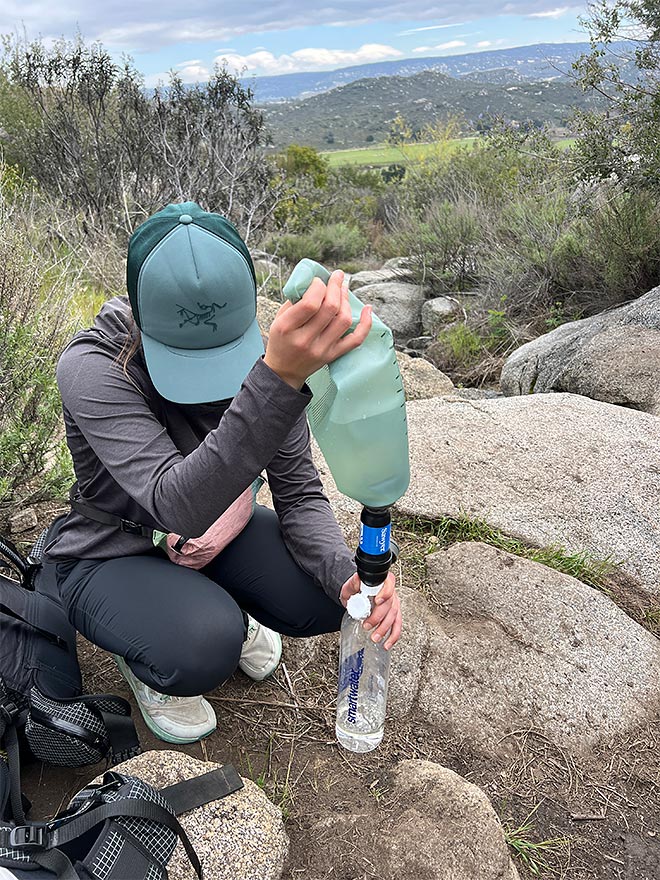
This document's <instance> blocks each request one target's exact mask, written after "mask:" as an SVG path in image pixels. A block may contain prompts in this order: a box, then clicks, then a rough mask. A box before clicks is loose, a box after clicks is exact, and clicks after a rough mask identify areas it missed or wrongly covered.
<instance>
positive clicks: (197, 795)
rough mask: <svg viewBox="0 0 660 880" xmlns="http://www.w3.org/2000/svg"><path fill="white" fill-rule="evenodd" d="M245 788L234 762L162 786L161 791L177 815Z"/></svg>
mask: <svg viewBox="0 0 660 880" xmlns="http://www.w3.org/2000/svg"><path fill="white" fill-rule="evenodd" d="M240 788H243V780H242V779H241V777H240V776H239V775H238V773H237V772H236V768H235V767H234V765H233V764H225V765H224V767H218V769H217V770H211V772H210V773H204V775H203V776H195V777H194V778H193V779H184V781H183V782H175V783H174V785H168V786H167V787H166V788H161V790H160V793H161V794H162V796H163V797H164V798H165V800H166V801H167V802H168V804H169V805H170V806H171V807H172V809H173V810H174V812H175V813H176V815H177V816H180V815H181V814H182V813H187V812H188V811H189V810H195V809H196V808H197V807H203V806H204V804H210V803H211V801H218V800H220V799H221V798H223V797H227V795H228V794H231V793H232V792H234V791H238V790H239V789H240Z"/></svg>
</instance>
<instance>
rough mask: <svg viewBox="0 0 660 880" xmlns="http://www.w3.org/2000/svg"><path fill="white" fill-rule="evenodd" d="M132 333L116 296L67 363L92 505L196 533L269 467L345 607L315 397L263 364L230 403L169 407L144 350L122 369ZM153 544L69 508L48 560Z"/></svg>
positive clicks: (64, 372)
mask: <svg viewBox="0 0 660 880" xmlns="http://www.w3.org/2000/svg"><path fill="white" fill-rule="evenodd" d="M132 332H134V331H132V318H131V313H130V306H129V304H128V300H127V299H126V298H125V297H116V298H115V299H112V300H110V301H109V302H107V303H106V304H105V305H104V306H103V308H102V309H101V312H100V313H99V315H98V316H97V318H96V319H95V322H94V325H93V327H92V328H91V329H89V330H84V331H81V332H80V333H78V334H76V336H75V337H74V339H73V341H72V342H71V343H70V344H69V346H68V347H67V348H66V349H65V351H64V352H63V354H62V356H61V357H60V359H59V362H58V367H57V381H58V385H59V388H60V393H61V395H62V402H63V406H64V423H65V427H66V437H67V443H68V446H69V449H70V451H71V456H72V458H73V464H74V469H75V472H76V477H77V479H78V483H79V486H80V491H81V493H82V496H83V498H84V499H85V500H86V501H88V502H89V503H91V504H93V505H94V506H95V507H98V508H100V509H101V510H104V511H107V512H110V513H113V514H116V515H119V516H122V517H124V518H126V519H130V520H133V521H134V522H140V523H143V524H144V525H148V526H151V527H158V528H160V529H163V530H165V531H172V532H177V533H178V534H182V535H186V536H187V537H193V536H197V535H201V534H203V533H204V532H205V531H206V529H207V528H208V527H209V526H210V525H211V523H213V522H214V521H215V520H216V519H217V518H218V517H219V516H220V514H221V513H223V512H224V511H225V510H226V509H227V508H228V507H229V505H230V504H231V503H232V502H233V501H234V500H235V499H236V498H237V497H238V496H239V495H240V494H241V492H243V491H244V490H245V489H246V488H247V487H248V486H249V485H250V484H251V483H252V482H253V480H254V479H255V478H256V477H257V476H258V475H259V474H260V473H261V472H262V471H263V469H264V468H265V469H266V472H267V475H268V481H269V485H270V489H271V492H272V494H273V502H274V505H275V510H276V512H277V515H278V517H279V520H280V526H281V529H282V535H283V538H284V542H285V544H286V546H287V547H288V549H289V551H290V552H291V554H292V555H293V557H294V559H295V560H296V562H297V563H298V565H299V566H300V567H301V568H302V569H303V570H304V571H306V572H307V573H309V574H310V575H312V577H313V578H314V579H315V580H316V582H317V583H318V584H320V586H321V587H322V588H323V589H324V590H325V591H326V592H327V593H328V595H330V596H331V597H332V598H333V599H335V600H338V595H339V590H340V588H341V586H342V584H343V583H344V582H345V581H346V580H347V579H348V578H349V577H350V576H351V574H353V572H354V571H355V562H354V560H353V558H352V554H351V552H350V551H349V549H348V547H347V546H346V543H345V541H344V538H343V535H342V533H341V530H340V528H339V526H338V525H337V522H336V520H335V518H334V516H333V514H332V511H331V509H330V505H329V503H328V500H327V498H326V496H325V495H324V494H323V488H322V486H321V481H320V479H319V475H318V472H317V470H316V467H315V466H314V463H313V461H312V457H311V452H310V442H309V441H310V438H309V428H308V425H307V419H306V417H305V407H306V406H307V404H308V403H309V400H310V394H309V391H308V390H307V389H304V390H303V391H296V390H295V389H293V388H291V387H290V386H289V385H287V383H286V382H284V381H282V379H280V377H279V376H278V375H277V374H276V373H274V372H273V371H272V370H271V369H270V368H269V367H268V366H266V364H265V363H264V362H263V360H259V361H257V362H256V364H255V365H254V367H253V368H252V370H251V371H250V373H249V374H248V376H247V377H246V379H245V381H244V383H243V385H242V386H241V389H240V390H239V392H238V393H237V394H236V396H235V397H234V398H233V399H231V400H225V401H219V402H216V403H211V404H195V405H183V404H176V403H172V402H171V401H168V400H165V399H164V398H163V397H161V396H160V395H159V394H158V392H157V391H156V389H155V388H154V386H153V384H152V382H151V380H150V378H149V374H148V372H147V369H146V365H145V362H144V358H143V356H142V351H141V349H138V352H137V354H136V355H135V356H134V357H133V358H132V359H131V360H130V361H129V363H128V366H127V369H126V372H127V374H128V375H126V373H125V372H124V370H123V367H122V364H121V357H120V356H121V353H122V350H123V348H124V346H125V344H126V341H127V339H128V340H129V341H130V338H131V333H132ZM151 547H152V544H151V541H150V540H149V539H148V538H145V537H141V536H139V535H130V534H127V533H125V532H122V531H120V530H119V529H118V528H116V527H114V526H108V525H103V524H101V523H98V522H94V521H92V520H90V519H87V518H86V517H84V516H81V515H80V514H78V513H76V512H75V511H72V512H71V513H70V514H69V515H68V517H67V519H66V521H65V523H64V525H63V526H62V528H61V530H60V532H59V534H58V536H57V539H56V540H55V541H54V542H53V543H52V544H50V545H49V546H48V547H47V548H46V552H47V554H48V556H49V557H50V558H53V559H67V558H72V557H73V558H83V559H108V558H112V557H116V556H127V555H132V554H137V553H144V552H146V551H147V550H149V549H150V548H151ZM255 552H258V548H255Z"/></svg>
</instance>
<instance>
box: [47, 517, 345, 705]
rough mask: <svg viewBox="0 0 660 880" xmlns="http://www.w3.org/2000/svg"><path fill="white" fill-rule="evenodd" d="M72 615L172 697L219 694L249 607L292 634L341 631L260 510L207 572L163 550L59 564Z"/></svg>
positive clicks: (331, 608) (336, 609)
mask: <svg viewBox="0 0 660 880" xmlns="http://www.w3.org/2000/svg"><path fill="white" fill-rule="evenodd" d="M57 579H58V586H59V590H60V595H61V597H62V601H63V603H64V606H65V608H66V609H67V612H68V615H69V618H70V619H71V622H72V623H73V625H74V626H75V627H76V629H77V630H78V631H79V632H81V633H82V634H83V635H84V636H85V638H87V639H89V641H90V642H93V643H94V644H95V645H99V647H101V648H104V649H105V650H106V651H110V652H112V653H113V654H120V655H121V656H122V657H124V658H125V659H126V660H127V662H128V664H129V666H130V667H131V669H132V670H133V672H134V673H135V675H136V676H137V677H138V678H139V679H140V681H143V682H144V683H145V684H147V685H149V686H150V687H152V688H154V689H155V690H157V691H161V692H162V693H166V694H172V696H180V697H185V696H193V695H195V694H203V693H207V692H208V691H212V690H213V689H214V688H216V687H217V686H218V685H219V684H221V683H222V682H223V681H226V680H227V679H228V678H229V676H230V675H231V674H232V673H233V672H234V670H235V669H236V667H237V665H238V660H239V657H240V653H241V648H242V645H243V641H244V639H245V619H244V615H243V613H242V612H243V611H247V612H248V613H249V614H251V615H252V616H253V617H254V618H256V619H257V620H258V621H259V622H260V623H263V624H265V625H266V626H267V627H270V628H271V629H274V630H277V632H280V633H283V634H284V635H290V636H311V635H318V634H319V633H324V632H334V631H336V630H338V629H339V626H340V624H341V618H342V614H343V608H342V607H341V605H339V604H337V603H336V602H333V601H332V599H330V598H329V597H328V596H327V595H326V594H325V593H324V592H323V590H322V589H321V588H320V587H319V586H317V585H316V584H315V583H314V581H313V579H312V578H311V577H310V576H309V575H307V574H305V572H304V571H302V570H301V569H300V568H299V567H298V566H297V565H296V563H295V561H294V560H293V557H292V556H291V555H290V554H289V552H288V550H287V549H286V547H285V546H284V542H283V540H282V535H281V532H280V529H279V521H278V519H277V516H276V515H275V514H274V513H273V512H272V511H271V510H267V509H266V508H264V507H257V508H256V510H255V513H254V516H253V517H252V519H251V520H250V522H249V524H248V525H247V527H246V528H245V529H244V531H243V532H241V534H240V535H239V536H238V537H237V538H236V539H235V540H234V541H232V543H231V544H230V545H229V546H228V547H226V548H225V549H224V550H223V551H222V553H220V554H219V555H218V556H217V557H216V558H215V559H214V560H213V562H211V563H210V564H209V565H207V566H206V567H205V568H204V569H202V570H201V571H195V570H194V569H190V568H185V567H184V566H181V565H175V564H174V563H173V562H171V561H170V560H169V559H167V558H166V557H165V556H163V555H162V554H161V552H160V551H154V552H153V553H147V554H144V555H141V556H122V557H119V558H117V559H82V560H67V561H65V562H61V563H59V564H58V566H57Z"/></svg>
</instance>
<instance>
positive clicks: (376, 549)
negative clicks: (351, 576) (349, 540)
mask: <svg viewBox="0 0 660 880" xmlns="http://www.w3.org/2000/svg"><path fill="white" fill-rule="evenodd" d="M391 532H392V526H391V525H386V526H383V527H382V528H379V529H373V528H371V527H370V526H365V524H364V523H360V548H361V549H362V550H363V552H364V553H369V554H370V555H371V556H379V555H380V554H381V553H387V551H388V550H389V549H390V534H391Z"/></svg>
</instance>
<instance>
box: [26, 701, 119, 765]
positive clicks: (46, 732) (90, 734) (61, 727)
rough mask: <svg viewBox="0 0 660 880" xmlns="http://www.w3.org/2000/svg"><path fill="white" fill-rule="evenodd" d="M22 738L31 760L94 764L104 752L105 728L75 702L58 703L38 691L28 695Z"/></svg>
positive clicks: (106, 751) (86, 709)
mask: <svg viewBox="0 0 660 880" xmlns="http://www.w3.org/2000/svg"><path fill="white" fill-rule="evenodd" d="M25 737H26V739H27V741H28V745H29V746H30V751H31V752H32V754H33V755H34V756H35V758H37V759H39V760H41V761H47V762H48V763H49V764H59V765H62V766H65V767H80V766H81V765H83V764H96V763H98V762H99V761H101V760H103V759H104V758H105V757H106V755H107V753H108V740H107V733H106V729H105V725H104V723H103V721H102V720H101V718H99V716H98V715H96V714H95V713H94V712H93V711H92V710H91V709H89V708H88V707H87V706H85V705H84V704H83V703H79V702H60V701H59V700H51V699H49V698H48V697H45V696H44V695H43V694H42V693H41V692H40V691H39V690H37V689H36V688H32V690H31V692H30V712H29V714H28V717H27V720H26V722H25Z"/></svg>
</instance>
